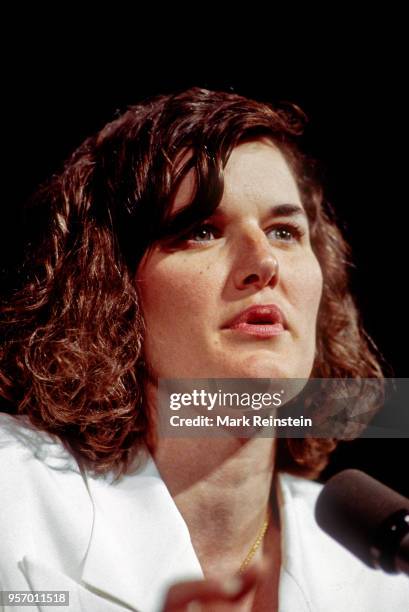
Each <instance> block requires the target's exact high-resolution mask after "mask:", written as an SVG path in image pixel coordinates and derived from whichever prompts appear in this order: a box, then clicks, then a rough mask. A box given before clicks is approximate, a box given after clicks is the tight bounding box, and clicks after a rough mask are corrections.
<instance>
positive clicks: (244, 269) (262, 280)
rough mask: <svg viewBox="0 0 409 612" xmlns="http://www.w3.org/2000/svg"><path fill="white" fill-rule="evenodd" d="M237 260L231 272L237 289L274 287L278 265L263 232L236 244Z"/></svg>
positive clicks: (277, 275)
mask: <svg viewBox="0 0 409 612" xmlns="http://www.w3.org/2000/svg"><path fill="white" fill-rule="evenodd" d="M238 251H239V252H238V258H237V260H236V265H235V268H234V272H233V280H234V284H235V287H236V288H237V289H240V290H243V289H247V288H249V287H251V286H253V287H255V288H257V289H263V288H264V287H266V286H267V285H270V286H275V285H276V284H277V282H278V278H279V265H278V260H277V257H276V255H275V254H274V252H273V248H272V246H271V244H270V242H269V241H268V239H267V237H266V235H265V234H264V232H260V233H257V235H251V236H247V237H245V238H243V239H242V240H241V241H240V242H239V244H238Z"/></svg>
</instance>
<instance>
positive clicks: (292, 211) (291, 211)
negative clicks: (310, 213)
mask: <svg viewBox="0 0 409 612" xmlns="http://www.w3.org/2000/svg"><path fill="white" fill-rule="evenodd" d="M270 213H271V214H272V215H273V216H274V217H294V216H295V215H302V216H303V217H307V213H306V212H305V210H304V209H303V208H302V207H301V206H299V205H298V204H276V205H275V206H272V207H271V208H270Z"/></svg>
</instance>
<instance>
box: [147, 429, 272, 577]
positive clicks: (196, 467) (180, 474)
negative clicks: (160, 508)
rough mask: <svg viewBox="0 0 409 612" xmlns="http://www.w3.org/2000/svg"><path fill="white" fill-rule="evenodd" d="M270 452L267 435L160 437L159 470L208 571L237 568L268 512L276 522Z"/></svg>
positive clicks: (157, 462)
mask: <svg viewBox="0 0 409 612" xmlns="http://www.w3.org/2000/svg"><path fill="white" fill-rule="evenodd" d="M274 455H275V444H274V440H273V439H271V438H270V439H269V438H253V439H247V440H243V439H237V438H230V437H223V438H191V439H186V438H163V439H161V440H159V443H158V446H157V449H156V452H155V454H154V457H155V461H156V464H157V467H158V470H159V472H160V473H161V476H162V478H163V479H164V481H165V483H166V485H167V487H168V489H169V491H170V493H171V495H172V497H173V498H174V501H175V503H176V505H177V507H178V509H179V511H180V513H181V514H182V516H183V518H184V519H185V521H186V523H187V525H188V528H189V532H190V535H191V538H192V543H193V546H194V548H195V550H196V553H197V555H198V558H199V560H200V562H201V564H202V567H203V570H204V571H205V573H207V574H208V575H209V574H212V573H213V571H214V573H216V571H217V572H218V573H219V572H220V571H224V570H225V571H226V572H232V571H233V572H234V571H237V569H238V567H240V564H241V561H243V560H244V558H245V556H246V554H247V552H248V550H249V548H250V547H251V545H252V544H253V542H254V540H255V538H256V537H257V535H258V534H259V532H260V528H261V527H262V525H263V522H264V520H265V517H266V514H267V513H268V514H269V518H270V523H271V525H272V526H274V525H275V526H277V520H276V519H277V516H276V515H275V514H274V513H273V514H272V513H271V510H270V508H271V504H270V503H269V498H270V492H271V487H272V478H273V469H274ZM260 550H261V548H260Z"/></svg>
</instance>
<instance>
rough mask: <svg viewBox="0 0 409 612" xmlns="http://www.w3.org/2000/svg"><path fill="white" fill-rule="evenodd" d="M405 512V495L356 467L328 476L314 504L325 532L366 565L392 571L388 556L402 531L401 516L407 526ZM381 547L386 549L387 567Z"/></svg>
mask: <svg viewBox="0 0 409 612" xmlns="http://www.w3.org/2000/svg"><path fill="white" fill-rule="evenodd" d="M408 516H409V500H408V499H406V497H403V495H400V494H399V493H396V491H393V490H392V489H390V488H389V487H387V486H385V485H383V484H382V483H380V482H378V481H377V480H375V479H374V478H371V477H370V476H368V475H367V474H365V473H364V472H360V471H359V470H344V471H343V472H340V473H339V474H337V475H336V476H334V477H333V478H331V479H330V480H329V481H328V482H327V484H326V485H325V486H324V488H323V489H322V491H321V493H320V495H319V496H318V499H317V502H316V506H315V518H316V520H317V523H318V525H319V526H320V527H321V528H322V529H323V530H324V531H325V532H326V533H327V534H328V535H330V536H331V537H332V538H334V539H335V540H337V541H338V542H339V543H340V544H342V545H343V546H344V547H345V548H347V549H348V550H350V551H351V552H352V553H353V554H354V555H356V556H357V557H359V559H361V561H363V562H364V563H366V565H368V566H369V567H379V565H381V566H382V567H383V569H385V570H386V571H392V572H393V571H395V570H394V567H393V566H392V567H389V565H390V563H389V556H391V555H392V554H393V553H394V552H395V550H392V549H393V548H394V547H395V544H396V546H398V544H399V542H398V541H397V538H400V536H402V537H403V535H404V531H403V532H402V520H403V521H404V527H403V530H404V529H405V525H406V526H407V527H409V525H407V523H406V522H405V521H407V520H408V519H407V517H408ZM405 517H406V518H405ZM401 532H402V533H401ZM395 540H396V542H395ZM399 541H400V539H399ZM391 547H392V548H391ZM383 549H385V550H386V549H387V551H386V552H387V555H388V561H387V562H386V567H384V566H383V565H382V554H383V553H384V550H383ZM384 565H385V564H384Z"/></svg>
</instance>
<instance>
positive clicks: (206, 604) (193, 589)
mask: <svg viewBox="0 0 409 612" xmlns="http://www.w3.org/2000/svg"><path fill="white" fill-rule="evenodd" d="M264 577H265V566H264V565H263V564H261V563H260V564H254V565H252V566H251V567H249V568H248V569H247V570H245V571H244V572H243V573H242V574H240V575H237V576H232V577H231V578H226V579H225V580H223V581H222V580H216V579H209V580H192V581H189V582H178V583H177V584H174V585H173V586H172V587H171V588H170V589H169V591H168V594H167V596H166V599H165V604H164V608H163V612H206V611H207V612H213V611H215V610H216V608H217V610H234V609H235V607H236V606H237V604H239V603H240V601H241V600H242V599H243V598H244V597H245V595H247V593H248V592H249V591H251V589H252V588H253V587H255V586H256V585H257V584H258V583H260V581H261V580H262V578H264ZM235 604H236V605H235Z"/></svg>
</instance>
